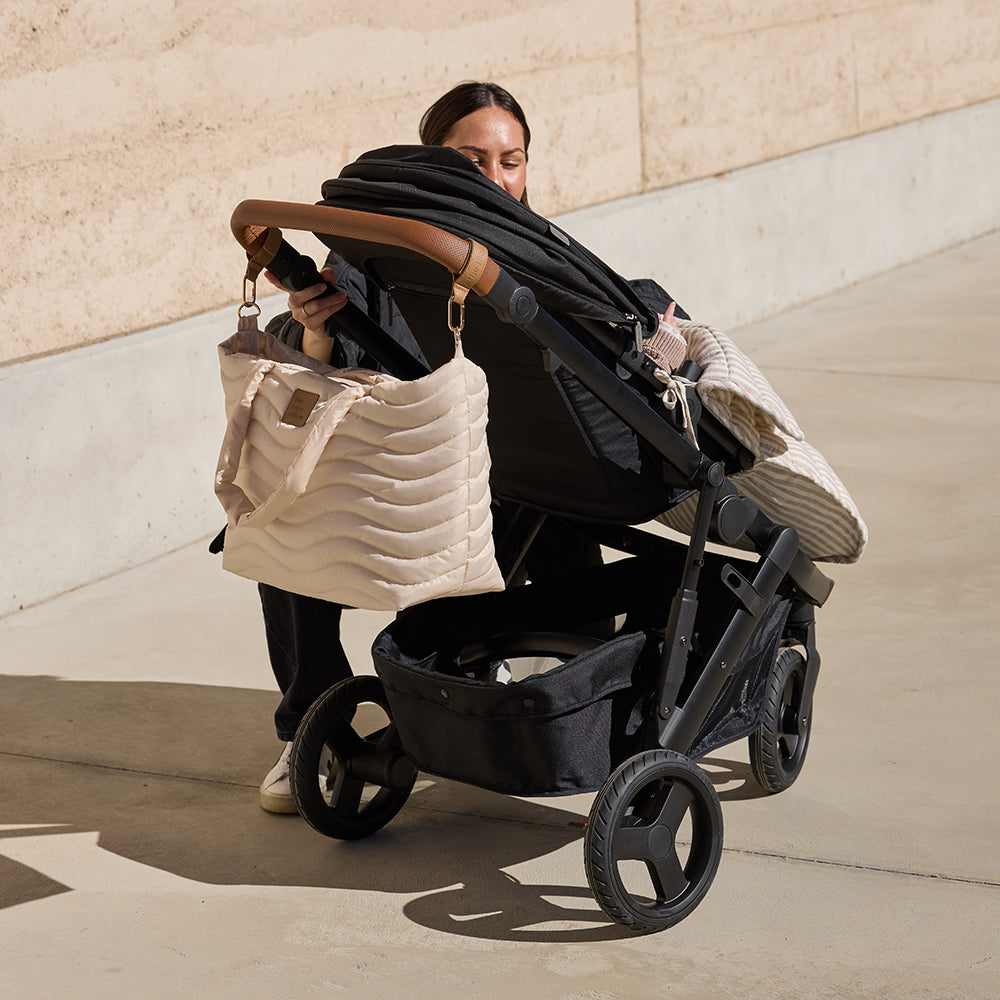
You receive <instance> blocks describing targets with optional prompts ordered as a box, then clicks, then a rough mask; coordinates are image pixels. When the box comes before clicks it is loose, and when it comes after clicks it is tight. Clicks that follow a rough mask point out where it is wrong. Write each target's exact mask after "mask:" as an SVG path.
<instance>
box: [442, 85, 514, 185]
mask: <svg viewBox="0 0 1000 1000" xmlns="http://www.w3.org/2000/svg"><path fill="white" fill-rule="evenodd" d="M444 145H445V146H450V147H451V148H452V149H457V150H458V151H459V152H460V153H462V154H464V155H465V156H467V157H468V158H469V159H470V160H472V162H473V163H475V165H476V166H477V167H479V169H480V170H481V171H482V173H483V174H485V175H486V176H487V177H489V179H490V180H491V181H493V183H494V184H499V185H500V187H502V188H503V189H504V190H505V191H506V192H507V193H508V194H510V195H513V196H514V197H515V198H516V199H517V200H518V201H520V200H521V195H523V194H524V187H525V184H526V183H527V179H528V178H527V174H528V154H527V152H526V150H525V148H524V129H522V128H521V125H520V123H519V122H518V120H517V119H516V118H515V117H514V116H513V115H512V114H511V113H510V112H509V111H504V109H503V108H498V107H496V106H495V105H493V106H490V107H486V108H480V109H479V110H478V111H473V112H472V114H470V115H466V116H465V117H464V118H460V119H459V120H458V121H457V122H455V124H454V126H453V127H452V130H451V131H450V132H449V133H448V134H447V136H445V140H444Z"/></svg>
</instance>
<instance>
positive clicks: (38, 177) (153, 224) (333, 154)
mask: <svg viewBox="0 0 1000 1000" xmlns="http://www.w3.org/2000/svg"><path fill="white" fill-rule="evenodd" d="M206 6H207V5H204V4H202V3H200V2H194V0H177V2H175V3H172V4H167V3H166V2H163V3H154V2H151V0H149V2H146V3H142V2H137V0H132V2H129V3H127V4H126V3H124V2H118V0H104V2H102V3H97V2H96V0H95V2H90V0H79V2H77V3H75V4H73V5H68V4H66V5H62V6H58V5H52V4H48V3H41V2H29V0H15V2H13V3H6V4H4V5H3V7H2V9H0V154H2V159H0V170H2V184H0V207H2V208H3V219H4V223H5V227H4V246H5V253H4V255H3V260H2V263H0V310H2V315H3V316H4V318H5V320H6V323H5V326H4V334H5V336H4V337H2V338H0V426H2V427H3V428H4V429H5V430H4V434H3V435H2V436H0V512H2V514H3V517H2V519H0V553H2V555H0V615H2V614H6V613H9V612H12V611H16V610H17V609H18V608H20V607H24V606H28V605H30V604H34V603H37V602H39V601H42V600H45V599H47V598H49V597H51V596H53V595H55V594H57V593H60V592H62V591H65V590H68V589H71V588H73V587H76V586H80V585H82V584H86V583H88V582H91V581H93V580H95V579H98V578H100V577H102V576H106V575H109V574H111V573H114V572H117V571H119V570H120V569H123V568H125V567H127V566H132V565H136V564H138V563H140V562H143V561H144V560H147V559H151V558H154V557H156V556H158V555H160V554H162V553H164V552H166V551H169V550H171V549H174V548H177V547H179V546H182V545H185V544H188V543H190V542H191V541H192V540H195V539H197V538H199V537H204V536H208V535H210V534H213V533H214V532H215V531H216V530H217V529H218V528H219V527H221V524H222V521H223V518H222V514H221V508H219V507H218V504H217V503H216V501H215V499H214V497H213V496H212V493H211V479H212V472H213V470H214V467H215V460H216V455H217V450H218V443H219V441H220V440H221V434H222V412H221V410H222V402H221V392H220V390H219V387H218V375H217V362H216V357H215V345H216V343H218V341H220V340H221V339H223V338H224V337H226V336H228V334H229V333H230V332H231V330H232V326H233V321H234V316H235V308H234V303H235V302H236V301H237V299H238V297H239V295H240V292H241V280H240V279H241V275H242V262H241V260H242V254H241V252H240V251H239V248H238V247H237V246H236V244H235V241H234V240H233V239H232V237H231V236H230V234H229V230H228V218H229V214H230V212H231V210H232V207H233V206H234V205H235V204H236V203H237V202H238V201H240V200H241V199H243V198H246V197H255V198H277V199H286V200H293V201H294V200H301V201H312V200H315V198H316V197H318V193H319V191H318V189H319V184H320V182H321V181H322V180H323V179H325V178H326V177H328V176H331V175H332V174H334V173H335V172H336V171H337V170H338V169H339V168H340V166H341V165H342V164H343V163H345V162H347V161H349V160H351V159H353V158H354V156H355V155H356V154H357V153H359V152H361V151H363V150H364V149H368V148H372V147H375V146H377V145H381V144H383V143H385V142H388V141H413V140H414V139H415V128H416V121H417V119H418V117H419V114H420V112H421V111H422V110H423V109H424V108H425V107H426V106H427V105H428V104H429V103H430V102H431V101H432V100H433V99H434V98H435V97H436V96H438V94H440V93H441V92H442V91H443V90H444V89H446V88H447V87H448V86H451V85H452V84H453V83H455V82H456V81H458V80H461V79H468V78H494V79H497V80H499V81H500V82H502V83H504V84H505V85H507V86H508V87H509V88H510V89H511V90H512V91H513V92H514V93H515V94H516V95H517V96H518V98H519V99H520V100H521V101H522V103H523V104H524V106H525V109H526V111H527V113H528V116H529V120H530V122H531V124H532V129H533V132H534V136H535V142H534V144H533V146H532V151H531V152H532V157H531V170H530V189H531V192H532V199H533V204H534V206H535V207H536V208H537V209H538V210H539V211H541V212H543V213H544V214H546V215H549V216H554V217H556V219H557V221H559V222H560V223H561V224H562V225H563V226H564V227H565V228H567V229H568V230H569V231H571V232H573V234H574V235H576V236H577V237H578V238H580V239H581V240H582V241H583V242H584V243H586V244H588V245H589V246H591V247H592V248H593V249H594V250H595V251H597V252H598V253H599V254H600V255H601V256H603V257H605V259H607V260H608V261H609V263H611V264H612V265H613V266H615V267H616V268H617V269H618V270H620V271H621V272H622V273H624V274H627V275H630V276H634V275H639V274H651V275H652V276H654V277H657V278H658V279H659V280H661V281H662V282H663V283H664V284H665V285H666V286H667V287H668V288H669V289H670V290H671V291H672V292H673V293H674V294H675V295H677V297H678V298H679V299H680V300H681V302H682V303H683V304H684V305H685V306H687V307H688V308H689V309H690V310H691V311H692V312H693V313H694V314H695V315H697V316H698V317H699V318H702V319H706V320H708V321H711V322H714V323H716V324H717V325H719V326H722V327H729V328H731V327H733V326H737V325H739V324H740V323H744V322H749V321H750V320H752V319H755V318H758V317H759V316H764V315H768V314H770V313H773V312H777V311H779V310H781V309H784V308H788V307H789V306H791V305H795V304H797V303H799V302H801V301H805V300H806V299H809V298H812V297H815V296H817V295H821V294H824V293H826V292H828V291H831V290H833V289H835V288H838V287H842V286H843V285H845V284H847V283H849V282H851V281H855V280H858V279H860V278H863V277H866V276H868V275H869V274H873V273H877V272H878V271H880V270H885V269H887V268H890V267H893V266H896V265H897V264H901V263H904V262H906V261H909V260H913V259H915V258H916V257H919V256H922V255H924V254H926V253H930V252H932V251H934V250H937V249H941V248H943V247H945V246H949V245H953V244H955V243H958V242H961V241H963V240H966V239H971V238H973V237H974V236H977V235H980V234H981V233H985V232H988V231H991V230H993V229H996V228H1000V186H998V185H997V183H996V177H997V176H998V175H1000V100H998V99H997V97H998V96H1000V34H998V33H1000V18H997V17H996V2H995V0H992V2H977V0H969V2H966V3H959V2H957V0H949V2H946V0H925V2H892V0H886V2H885V3H883V4H882V5H881V6H877V7H869V6H866V5H864V4H862V3H860V2H859V3H854V4H852V3H846V2H843V0H830V2H828V3H826V4H824V5H820V4H818V3H813V2H812V0H801V2H798V3H792V2H774V3H771V4H769V5H766V6H767V10H766V12H761V11H760V10H757V9H755V8H757V7H760V6H764V5H760V4H756V5H755V4H751V3H749V2H746V3H742V2H741V3H736V2H731V3H721V2H719V3H717V2H713V0H698V2H689V3H686V2H676V3H666V2H663V3H653V2H649V0H645V2H644V0H639V2H629V3H625V2H616V0H603V2H591V0H582V2H581V0H573V2H568V0H567V2H561V0H560V2H552V3H526V2H511V3H507V4H505V5H502V7H498V6H497V5H492V4H490V5H487V4H478V3H467V4H465V5H464V6H463V8H462V11H463V12H462V13H461V14H455V13H453V12H452V11H451V9H450V8H448V9H446V8H445V5H443V4H439V3H428V4H419V3H379V4H371V3H355V2H350V0H349V2H340V3H337V4H329V5H324V4H323V3H318V2H314V3H311V4H309V5H305V4H303V5H296V4H292V5H287V4H286V5H281V6H280V7H279V6H278V5H265V4H262V3H258V2H255V0H246V2H243V3H241V4H234V3H228V4H227V3H220V4H217V5H215V6H214V7H213V8H212V9H211V11H210V12H207V13H206V11H205V8H206ZM324 7H325V8H326V9H325V10H324ZM931 41H933V44H931ZM991 98H992V99H991ZM296 242H297V243H298V245H299V246H300V247H302V248H303V249H310V238H306V239H297V240H296ZM312 246H313V247H315V246H316V244H312ZM281 306H282V302H281V300H280V298H275V297H272V298H271V299H270V300H268V301H267V302H266V309H267V311H269V312H273V311H276V310H277V309H279V308H281ZM42 355H44V356H42ZM28 359H30V360H28ZM3 362H7V363H6V365H4V364H3ZM15 362H16V363H15ZM206 558H209V557H208V556H207V555H206Z"/></svg>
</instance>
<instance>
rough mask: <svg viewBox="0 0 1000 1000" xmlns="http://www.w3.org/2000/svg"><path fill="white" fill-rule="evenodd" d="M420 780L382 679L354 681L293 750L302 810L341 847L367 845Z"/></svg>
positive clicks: (317, 705) (324, 702)
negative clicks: (348, 842)
mask: <svg viewBox="0 0 1000 1000" xmlns="http://www.w3.org/2000/svg"><path fill="white" fill-rule="evenodd" d="M416 779H417V769H416V767H414V765H413V763H412V762H411V761H410V760H409V759H408V758H407V757H406V755H405V754H404V753H403V751H402V748H401V747H400V744H399V737H398V735H397V733H396V727H395V725H394V724H393V722H392V717H391V715H390V714H389V701H388V698H387V697H386V694H385V689H384V688H383V687H382V682H381V681H380V680H379V679H378V678H377V677H370V676H363V677H349V678H347V679H346V680H343V681H341V682H340V683H338V684H334V686H333V687H331V688H330V689H329V690H328V691H326V692H325V693H324V694H322V695H321V696H320V697H319V698H317V699H316V701H315V702H314V703H313V704H312V705H311V706H310V708H309V711H308V712H306V714H305V716H304V717H303V719H302V722H301V723H300V725H299V728H298V731H297V732H296V734H295V742H294V743H293V744H292V758H291V786H292V797H293V799H294V800H295V805H296V808H297V809H298V810H299V813H300V814H301V815H302V816H303V817H304V818H305V820H306V821H307V822H308V823H309V824H310V826H312V827H313V828H314V829H316V830H318V831H319V832H320V833H322V834H325V835H326V836H328V837H336V838H337V839H339V840H357V839H359V838H361V837H367V836H369V835H370V834H372V833H374V832H375V831H376V830H379V829H381V828H382V827H383V826H385V824H386V823H388V822H389V820H391V819H392V818H393V816H395V815H396V813H398V812H399V810H400V809H402V807H403V804H404V803H405V802H406V799H407V798H408V797H409V794H410V791H411V790H412V788H413V785H414V783H415V781H416Z"/></svg>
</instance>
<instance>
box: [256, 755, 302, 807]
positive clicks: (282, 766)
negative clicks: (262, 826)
mask: <svg viewBox="0 0 1000 1000" xmlns="http://www.w3.org/2000/svg"><path fill="white" fill-rule="evenodd" d="M291 757H292V744H291V743H286V744H285V749H284V750H282V751H281V756H280V757H279V758H278V760H277V762H276V763H275V765H274V767H272V768H271V770H270V771H268V772H267V777H265V778H264V780H263V781H262V782H261V785H260V805H261V808H262V809H266V810H267V811H268V812H272V813H296V812H298V809H296V808H295V800H294V799H293V798H292V785H291V782H290V781H289V777H288V772H289V768H290V767H291Z"/></svg>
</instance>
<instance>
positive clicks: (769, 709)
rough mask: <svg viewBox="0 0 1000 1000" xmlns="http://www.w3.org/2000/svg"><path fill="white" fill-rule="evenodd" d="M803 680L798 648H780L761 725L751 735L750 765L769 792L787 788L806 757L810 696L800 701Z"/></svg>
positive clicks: (810, 710)
mask: <svg viewBox="0 0 1000 1000" xmlns="http://www.w3.org/2000/svg"><path fill="white" fill-rule="evenodd" d="M805 680H806V661H805V657H804V656H803V655H802V653H801V652H799V650H797V649H782V650H781V651H780V652H779V653H778V658H777V660H776V662H775V664H774V669H773V670H772V671H771V676H770V677H769V678H768V682H767V689H766V690H765V692H764V715H763V718H762V720H761V724H760V728H759V729H758V730H757V731H756V732H754V733H751V734H750V768H751V770H752V771H753V776H754V777H755V778H756V779H757V782H758V784H759V785H760V786H761V788H763V789H764V790H765V791H767V792H770V793H772V794H775V793H777V792H783V791H784V790H785V789H786V788H788V787H790V786H791V785H792V784H793V783H794V781H795V779H796V778H797V777H798V776H799V772H800V771H801V770H802V765H803V764H804V763H805V760H806V749H807V748H808V746H809V731H810V728H811V717H812V704H811V701H812V699H810V704H808V705H806V704H803V701H802V699H803V695H804V692H805Z"/></svg>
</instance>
